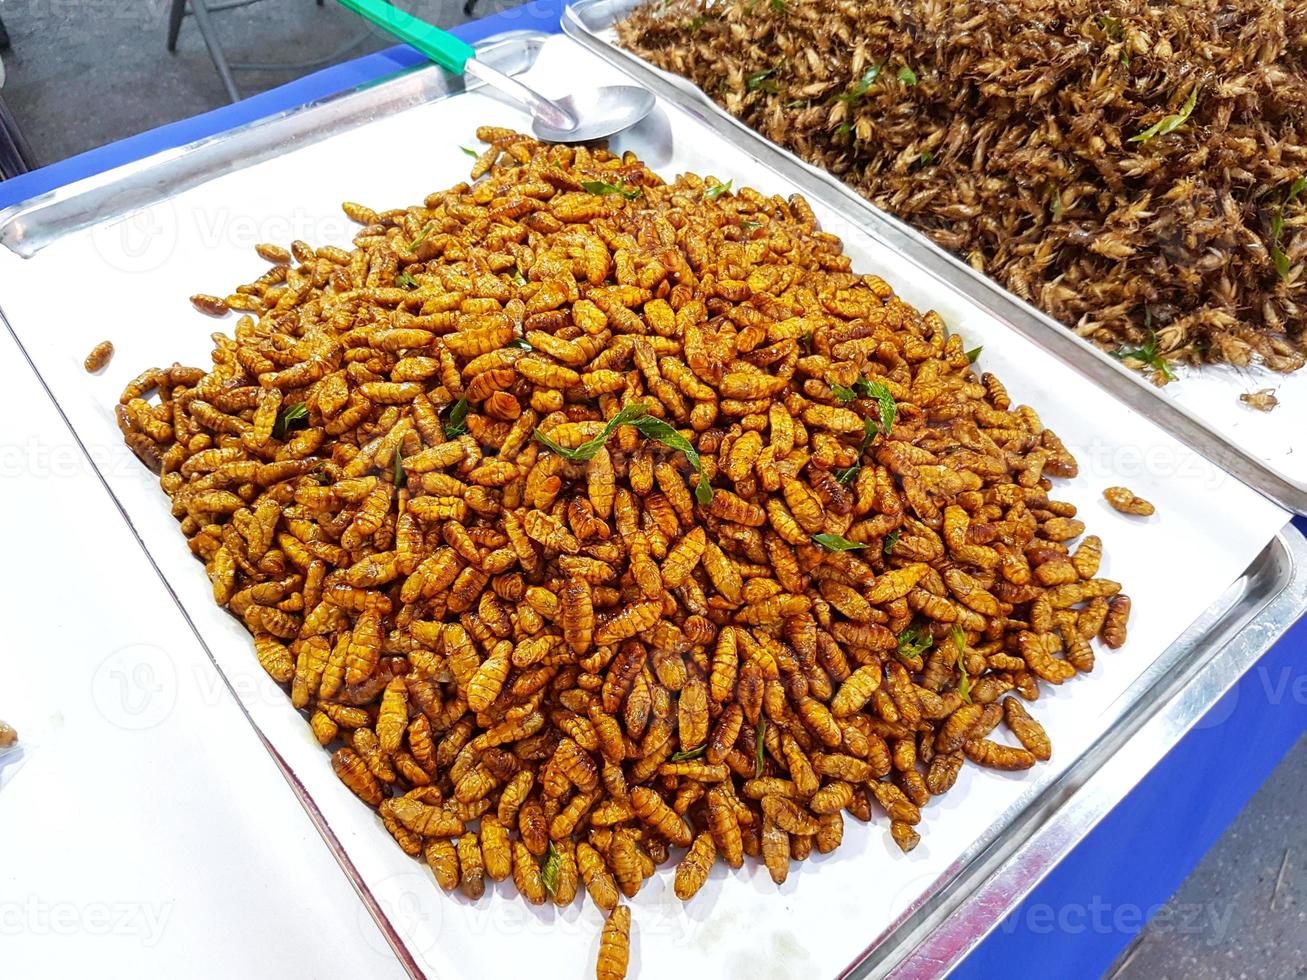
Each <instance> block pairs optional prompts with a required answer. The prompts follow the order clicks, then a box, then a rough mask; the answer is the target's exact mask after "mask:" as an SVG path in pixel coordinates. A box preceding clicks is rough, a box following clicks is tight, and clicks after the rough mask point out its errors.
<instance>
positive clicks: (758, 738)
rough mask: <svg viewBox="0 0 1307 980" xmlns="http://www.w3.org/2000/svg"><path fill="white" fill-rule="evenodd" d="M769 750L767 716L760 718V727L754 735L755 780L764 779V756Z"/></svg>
mask: <svg viewBox="0 0 1307 980" xmlns="http://www.w3.org/2000/svg"><path fill="white" fill-rule="evenodd" d="M766 748H767V717H766V716H765V715H763V716H761V717H759V718H758V727H757V729H756V730H755V731H754V733H753V775H754V778H755V779H761V778H762V758H763V756H762V754H763V751H764V750H765V749H766Z"/></svg>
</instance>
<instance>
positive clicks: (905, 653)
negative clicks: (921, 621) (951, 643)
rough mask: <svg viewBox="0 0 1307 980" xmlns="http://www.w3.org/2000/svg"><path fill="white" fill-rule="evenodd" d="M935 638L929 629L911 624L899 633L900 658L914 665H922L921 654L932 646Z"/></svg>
mask: <svg viewBox="0 0 1307 980" xmlns="http://www.w3.org/2000/svg"><path fill="white" fill-rule="evenodd" d="M934 643H935V638H934V637H933V636H931V635H930V631H929V630H925V629H922V628H921V627H920V626H909V627H908V628H907V629H905V630H904V631H903V632H902V633H900V634H899V647H898V658H899V659H900V660H903V661H906V662H907V663H910V664H912V665H914V666H920V664H921V655H922V654H923V653H925V652H926V651H927V650H929V649H930V648H931V646H933V645H934Z"/></svg>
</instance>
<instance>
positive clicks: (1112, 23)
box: [1098, 16, 1125, 41]
mask: <svg viewBox="0 0 1307 980" xmlns="http://www.w3.org/2000/svg"><path fill="white" fill-rule="evenodd" d="M1098 26H1099V27H1101V28H1102V29H1103V34H1104V35H1105V36H1106V37H1107V39H1108V40H1109V41H1119V40H1121V39H1122V38H1123V37H1125V27H1124V25H1122V23H1121V21H1120V20H1119V19H1117V18H1116V17H1106V16H1104V17H1099V18H1098Z"/></svg>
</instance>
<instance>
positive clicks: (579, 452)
mask: <svg viewBox="0 0 1307 980" xmlns="http://www.w3.org/2000/svg"><path fill="white" fill-rule="evenodd" d="M648 411H649V406H647V405H646V404H644V403H643V402H636V403H634V404H631V405H627V406H626V407H625V408H623V409H622V410H621V411H620V412H618V413H617V414H616V415H614V416H613V417H612V418H611V419H609V420H608V423H607V424H606V425H605V426H604V427H603V430H602V431H601V432H600V433H599V435H597V436H595V437H594V438H593V439H587V440H586V441H585V442H583V443H581V445H579V446H577V447H576V448H575V449H568V448H567V447H566V446H562V445H559V444H558V443H556V442H554V440H552V439H550V438H549V437H548V436H547V435H545V434H544V433H543V432H541V431H540V430H539V429H537V430H536V432H535V438H536V441H537V442H539V443H540V444H541V445H542V446H544V447H545V448H546V449H548V450H549V451H550V452H554V453H557V454H558V455H559V456H562V457H563V458H564V459H570V460H573V461H574V462H585V461H587V460H591V459H594V458H595V456H597V455H598V454H599V450H601V449H603V448H604V443H606V442H607V441H608V438H609V436H611V435H612V434H613V433H614V432H616V431H617V427H618V426H621V425H627V424H630V423H631V422H634V421H635V420H636V419H638V418H641V417H643V416H644V415H645V413H646V412H648Z"/></svg>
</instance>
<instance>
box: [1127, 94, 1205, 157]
mask: <svg viewBox="0 0 1307 980" xmlns="http://www.w3.org/2000/svg"><path fill="white" fill-rule="evenodd" d="M1198 89H1199V86H1197V85H1195V86H1194V87H1193V89H1192V90H1190V92H1189V98H1187V99H1185V100H1184V105H1183V106H1182V107H1181V109H1180V111H1179V112H1174V113H1172V114H1171V115H1169V116H1163V117H1162V118H1161V119H1159V120H1158V121H1157V122H1155V123H1153V125H1151V126H1149V127H1148V128H1147V129H1145V130H1144V131H1143V132H1142V133H1136V134H1135V135H1134V136H1131V137H1130V139H1129V140H1127V141H1126V142H1128V143H1147V142H1148V141H1149V140H1151V139H1153V138H1154V137H1156V136H1165V135H1166V134H1167V133H1173V132H1175V131H1176V130H1177V129H1179V128H1180V127H1181V126H1183V125H1184V124H1185V121H1186V120H1187V119H1188V118H1189V116H1190V115H1191V114H1192V113H1193V111H1194V106H1196V105H1197V104H1198Z"/></svg>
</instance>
